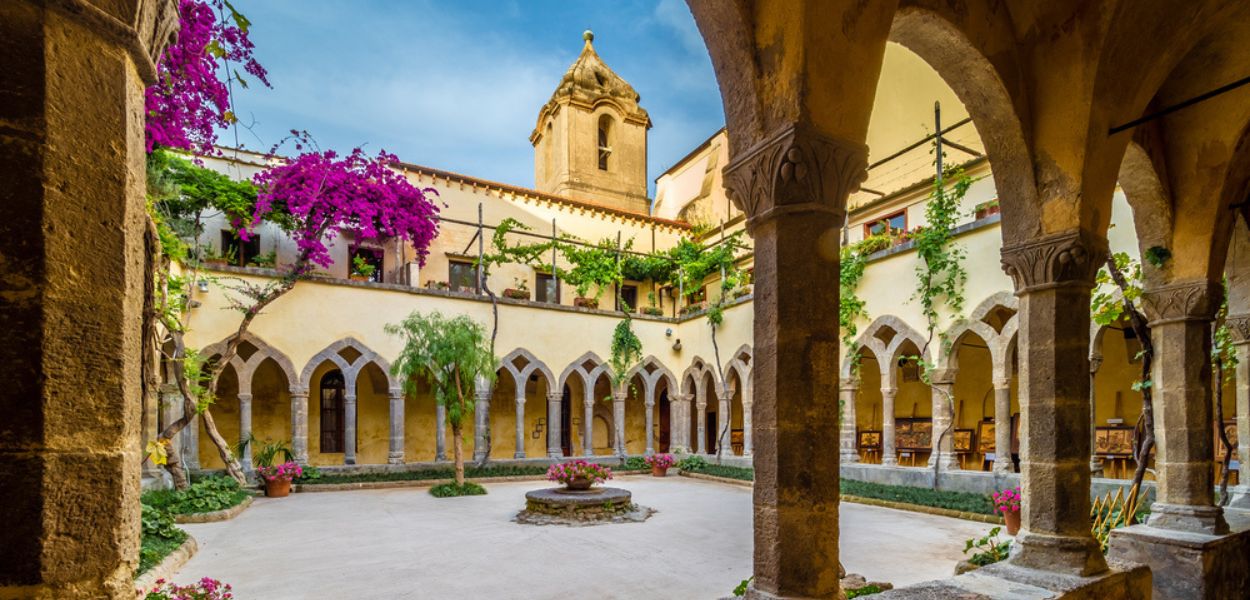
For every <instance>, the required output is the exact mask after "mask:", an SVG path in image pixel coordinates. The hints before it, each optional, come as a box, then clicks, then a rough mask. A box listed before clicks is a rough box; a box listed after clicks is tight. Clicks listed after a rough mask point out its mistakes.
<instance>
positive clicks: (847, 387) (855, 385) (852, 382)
mask: <svg viewBox="0 0 1250 600" xmlns="http://www.w3.org/2000/svg"><path fill="white" fill-rule="evenodd" d="M838 389H840V390H842V391H844V392H850V393H852V394H853V393H855V392H858V391H859V380H858V379H843V380H842V383H841V384H840V385H839V386H838Z"/></svg>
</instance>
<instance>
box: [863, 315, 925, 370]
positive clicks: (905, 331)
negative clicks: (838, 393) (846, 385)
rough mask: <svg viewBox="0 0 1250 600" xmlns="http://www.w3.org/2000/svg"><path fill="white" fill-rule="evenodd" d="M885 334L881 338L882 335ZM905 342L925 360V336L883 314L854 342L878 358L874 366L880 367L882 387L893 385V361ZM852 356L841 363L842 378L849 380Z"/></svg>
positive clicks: (901, 321) (894, 317)
mask: <svg viewBox="0 0 1250 600" xmlns="http://www.w3.org/2000/svg"><path fill="white" fill-rule="evenodd" d="M882 334H884V336H883V335H882ZM906 342H911V343H912V344H913V345H915V346H916V349H917V350H919V351H920V353H921V357H922V358H924V359H925V360H928V359H929V349H928V348H927V347H926V344H925V338H924V336H922V335H920V332H918V331H916V330H915V329H913V328H912V326H911V325H908V324H907V322H906V321H903V320H902V319H900V318H898V317H896V316H893V315H882V316H880V317H877V318H876V320H874V321H873V322H872V323H870V324H869V325H868V327H867V328H865V329H864V333H862V334H860V336H859V340H858V341H857V342H856V343H857V345H858V346H859V347H860V348H866V349H868V351H869V352H871V353H872V354H873V356H875V357H876V359H877V364H878V365H879V366H880V367H881V382H882V385H890V386H893V385H894V383H895V382H894V369H893V366H894V362H895V361H896V360H897V359H898V353H899V349H900V348H901V347H902V345H903V344H904V343H906ZM854 360H855V359H854V356H853V355H852V356H847V357H846V359H844V360H843V362H842V376H843V377H844V378H847V379H849V378H850V377H851V367H852V365H853V364H854Z"/></svg>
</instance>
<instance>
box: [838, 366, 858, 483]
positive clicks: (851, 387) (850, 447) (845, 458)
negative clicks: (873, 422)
mask: <svg viewBox="0 0 1250 600" xmlns="http://www.w3.org/2000/svg"><path fill="white" fill-rule="evenodd" d="M841 391H842V395H841V397H839V399H838V402H839V406H840V408H841V410H842V412H841V419H842V421H841V423H842V426H841V427H840V428H839V429H840V430H841V434H840V435H839V436H838V439H839V442H838V446H839V452H841V453H842V464H844V465H850V464H855V463H857V462H859V440H858V439H856V436H857V435H858V431H857V429H856V426H855V424H856V420H855V419H856V416H855V396H856V394H858V393H859V382H858V381H856V380H854V379H847V380H843V381H842V386H841Z"/></svg>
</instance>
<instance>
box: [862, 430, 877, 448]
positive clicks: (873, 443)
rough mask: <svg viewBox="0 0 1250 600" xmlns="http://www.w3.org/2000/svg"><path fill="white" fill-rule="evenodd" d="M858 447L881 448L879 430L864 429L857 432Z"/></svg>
mask: <svg viewBox="0 0 1250 600" xmlns="http://www.w3.org/2000/svg"><path fill="white" fill-rule="evenodd" d="M859 448H860V449H861V450H878V449H880V448H881V432H880V431H874V430H865V431H861V432H859Z"/></svg>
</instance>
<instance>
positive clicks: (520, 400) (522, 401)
mask: <svg viewBox="0 0 1250 600" xmlns="http://www.w3.org/2000/svg"><path fill="white" fill-rule="evenodd" d="M516 403H517V404H525V392H521V393H519V394H517V395H516Z"/></svg>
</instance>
